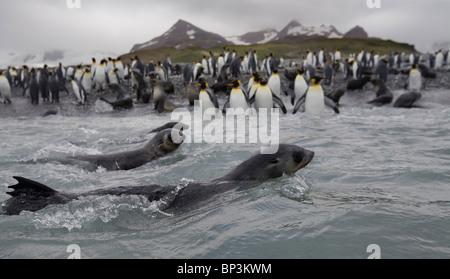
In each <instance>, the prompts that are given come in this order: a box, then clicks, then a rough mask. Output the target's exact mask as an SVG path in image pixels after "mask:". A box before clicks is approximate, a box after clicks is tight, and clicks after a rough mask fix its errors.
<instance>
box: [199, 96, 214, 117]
mask: <svg viewBox="0 0 450 279" xmlns="http://www.w3.org/2000/svg"><path fill="white" fill-rule="evenodd" d="M198 99H199V101H200V102H201V104H202V111H203V113H205V111H206V110H207V109H210V108H212V109H214V108H215V106H214V103H213V102H212V101H211V99H210V98H209V95H208V93H207V92H206V91H204V90H202V91H200V94H199V98H198Z"/></svg>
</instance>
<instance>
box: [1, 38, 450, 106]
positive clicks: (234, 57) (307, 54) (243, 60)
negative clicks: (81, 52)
mask: <svg viewBox="0 0 450 279" xmlns="http://www.w3.org/2000/svg"><path fill="white" fill-rule="evenodd" d="M449 67H450V61H449V52H448V51H446V52H444V51H442V50H439V51H437V52H436V53H434V54H426V55H421V54H415V53H413V54H410V55H407V54H405V53H398V52H391V53H388V54H379V53H377V52H375V51H368V50H366V49H362V50H361V51H360V52H359V53H344V52H342V51H341V50H340V49H335V50H331V51H330V50H325V49H324V48H322V49H318V50H305V51H304V55H302V56H301V57H298V58H297V59H292V60H291V61H285V60H284V59H283V58H281V57H277V56H276V55H275V54H274V53H269V54H267V55H265V56H264V57H263V58H262V57H260V54H259V53H257V51H256V50H249V51H246V52H245V53H241V55H240V54H239V53H238V52H237V51H235V50H230V49H227V48H225V47H224V48H223V49H222V51H221V52H220V53H216V54H214V53H213V52H212V51H209V55H204V56H203V57H201V58H200V59H199V60H198V61H193V62H192V63H187V64H184V65H182V64H177V65H173V64H172V61H171V58H170V55H168V54H167V55H166V56H165V57H164V58H163V59H162V61H157V62H156V63H155V62H154V61H145V62H144V61H143V60H141V59H140V58H139V57H138V56H133V57H131V58H130V59H129V61H126V62H122V60H121V58H115V59H113V58H111V57H109V58H105V59H102V60H97V59H96V58H92V63H91V64H90V65H83V64H80V65H77V66H66V67H63V65H62V64H61V63H59V65H58V66H56V67H52V68H50V67H48V66H47V65H44V66H43V67H39V68H30V67H28V66H26V65H24V66H22V67H18V68H16V67H8V68H7V69H3V70H1V69H0V94H1V97H2V99H3V102H4V103H5V104H10V103H11V102H12V101H11V99H12V88H20V89H21V90H20V92H21V94H22V96H26V97H27V98H29V99H30V101H31V103H32V104H36V105H37V104H39V101H40V100H42V102H44V103H45V102H51V103H59V100H60V97H59V95H60V92H61V91H65V92H67V94H73V99H74V100H75V102H76V103H77V104H79V105H84V104H86V102H87V100H88V97H89V96H90V95H92V94H93V93H96V94H99V96H101V94H104V93H105V91H108V90H111V91H114V92H117V96H118V97H117V98H118V99H120V100H118V101H117V102H116V103H115V106H114V107H115V108H116V107H117V108H120V104H125V103H126V108H130V107H132V105H131V106H130V103H133V102H134V103H142V104H146V103H150V102H153V103H154V108H155V109H156V110H157V111H158V112H160V113H161V112H164V111H172V110H173V109H174V107H173V106H171V105H170V104H168V103H167V99H168V98H167V94H171V93H174V91H179V92H175V93H177V94H178V95H179V96H183V97H186V99H187V100H186V104H189V105H191V106H192V105H194V104H195V101H196V100H198V101H199V102H200V103H201V105H202V109H203V111H206V110H207V109H209V108H214V109H217V110H218V111H222V112H223V113H225V112H226V111H227V109H229V108H233V109H242V110H244V111H245V110H247V109H249V108H255V109H256V111H257V112H258V111H259V110H261V109H268V110H270V109H272V108H279V109H280V110H281V112H282V113H284V114H286V113H287V112H288V110H287V108H286V104H287V103H290V105H291V106H292V110H291V113H293V114H296V113H297V112H299V111H301V112H305V113H309V114H321V113H322V112H323V111H324V110H325V109H326V108H327V107H329V108H331V109H332V110H333V111H334V112H335V113H340V109H339V106H340V104H339V102H340V98H341V97H342V96H343V95H344V94H345V92H346V91H355V90H362V89H363V88H367V87H366V86H372V85H373V90H374V91H375V93H376V97H375V98H374V99H373V100H372V101H370V102H368V103H370V104H373V105H377V106H380V105H386V104H389V103H391V102H393V101H394V100H393V94H392V92H391V91H390V89H389V87H388V86H387V82H388V75H392V74H394V75H399V74H402V75H404V76H406V77H407V78H406V79H405V80H406V81H405V84H404V88H405V89H406V90H407V93H405V94H404V95H405V96H401V97H400V98H398V100H396V101H395V104H394V106H395V107H412V106H413V103H414V102H415V101H417V100H418V99H419V98H420V97H421V94H420V91H421V90H422V89H423V87H424V86H425V84H426V80H427V79H433V78H436V71H441V70H442V71H443V70H448V69H449ZM174 81H175V82H177V81H180V82H181V83H182V84H183V86H182V87H180V86H174ZM69 89H71V91H72V92H73V93H69V92H70V91H69ZM180 91H181V92H180ZM221 92H222V93H224V95H223V96H224V98H218V94H220V93H221ZM125 98H126V99H127V100H126V102H124V99H125ZM102 100H104V98H102ZM131 100H133V102H131ZM222 100H224V101H222ZM108 102H109V103H113V101H111V102H110V101H108ZM220 102H223V104H220ZM288 107H289V106H288Z"/></svg>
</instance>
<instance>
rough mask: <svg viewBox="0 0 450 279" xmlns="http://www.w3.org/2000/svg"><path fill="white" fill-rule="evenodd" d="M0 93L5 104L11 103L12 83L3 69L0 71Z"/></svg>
mask: <svg viewBox="0 0 450 279" xmlns="http://www.w3.org/2000/svg"><path fill="white" fill-rule="evenodd" d="M0 94H1V95H2V97H3V102H4V103H5V104H11V85H10V83H9V81H8V79H7V78H6V76H5V73H4V72H3V71H0Z"/></svg>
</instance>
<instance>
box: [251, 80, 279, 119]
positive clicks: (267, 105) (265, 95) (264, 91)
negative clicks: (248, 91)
mask: <svg viewBox="0 0 450 279" xmlns="http://www.w3.org/2000/svg"><path fill="white" fill-rule="evenodd" d="M253 102H254V103H255V108H256V111H257V112H259V111H260V109H267V111H268V112H269V111H270V110H271V109H272V108H273V107H274V105H273V104H274V103H276V104H277V105H278V106H279V107H280V108H281V110H282V111H283V113H284V114H286V112H287V111H286V107H285V106H284V103H283V101H282V100H281V99H280V98H278V97H277V96H276V95H275V94H273V93H272V90H271V89H270V87H269V86H267V80H265V79H262V80H261V81H260V85H259V87H258V89H257V90H256V92H255V94H254V95H253V97H252V98H250V104H252V103H253Z"/></svg>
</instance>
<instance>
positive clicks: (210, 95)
mask: <svg viewBox="0 0 450 279" xmlns="http://www.w3.org/2000/svg"><path fill="white" fill-rule="evenodd" d="M205 91H206V93H208V95H209V98H210V99H211V101H212V102H213V104H214V106H215V107H216V108H219V103H218V101H217V97H216V94H215V93H214V92H213V91H212V90H211V89H210V88H206V89H205Z"/></svg>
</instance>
